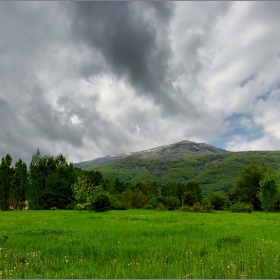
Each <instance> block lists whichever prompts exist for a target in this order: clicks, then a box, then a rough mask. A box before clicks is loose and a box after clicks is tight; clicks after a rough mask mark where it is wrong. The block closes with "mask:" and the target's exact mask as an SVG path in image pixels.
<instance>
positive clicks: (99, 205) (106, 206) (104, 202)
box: [90, 193, 111, 212]
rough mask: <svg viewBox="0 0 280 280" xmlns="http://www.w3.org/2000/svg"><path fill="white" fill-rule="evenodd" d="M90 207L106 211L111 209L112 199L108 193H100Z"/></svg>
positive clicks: (98, 210)
mask: <svg viewBox="0 0 280 280" xmlns="http://www.w3.org/2000/svg"><path fill="white" fill-rule="evenodd" d="M90 209H91V210H94V211H96V212H105V211H108V210H110V209H111V201H110V197H109V195H107V194H106V193H101V194H98V195H97V196H96V197H95V198H94V200H93V201H92V202H91V203H90Z"/></svg>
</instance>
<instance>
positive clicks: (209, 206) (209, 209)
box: [203, 203, 214, 213]
mask: <svg viewBox="0 0 280 280" xmlns="http://www.w3.org/2000/svg"><path fill="white" fill-rule="evenodd" d="M203 210H204V211H205V212H208V213H210V212H213V210H214V206H213V205H212V204H211V203H207V204H206V205H204V206H203Z"/></svg>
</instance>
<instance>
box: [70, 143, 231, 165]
mask: <svg viewBox="0 0 280 280" xmlns="http://www.w3.org/2000/svg"><path fill="white" fill-rule="evenodd" d="M225 152H227V151H226V150H224V149H219V148H217V147H214V146H211V145H208V144H205V143H196V142H192V141H188V140H183V141H181V142H178V143H174V144H170V145H165V146H160V147H156V148H151V149H147V150H143V151H139V152H128V153H123V154H113V155H108V156H105V157H101V158H97V159H93V160H90V161H84V162H79V163H75V164H74V165H75V166H76V167H81V168H87V169H88V168H91V167H95V166H100V165H103V164H107V163H112V162H115V161H118V160H121V159H124V158H128V157H134V158H165V159H170V158H185V157H192V156H199V155H208V154H216V153H225Z"/></svg>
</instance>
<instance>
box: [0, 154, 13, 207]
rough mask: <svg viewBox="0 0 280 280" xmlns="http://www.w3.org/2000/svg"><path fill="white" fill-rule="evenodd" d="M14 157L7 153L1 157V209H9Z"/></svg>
mask: <svg viewBox="0 0 280 280" xmlns="http://www.w3.org/2000/svg"><path fill="white" fill-rule="evenodd" d="M11 164H12V157H11V155H10V154H7V155H6V157H5V158H2V159H1V164H0V209H1V211H7V210H9V199H10V193H11V189H12V182H13V173H14V169H13V167H12V166H11Z"/></svg>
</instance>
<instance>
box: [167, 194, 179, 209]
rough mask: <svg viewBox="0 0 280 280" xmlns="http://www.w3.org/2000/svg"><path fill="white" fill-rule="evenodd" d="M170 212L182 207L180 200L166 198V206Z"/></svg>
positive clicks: (170, 197) (173, 197)
mask: <svg viewBox="0 0 280 280" xmlns="http://www.w3.org/2000/svg"><path fill="white" fill-rule="evenodd" d="M165 206H166V207H167V209H168V210H175V209H178V208H179V207H180V200H179V199H178V198H177V197H175V196H168V197H166V204H165Z"/></svg>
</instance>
